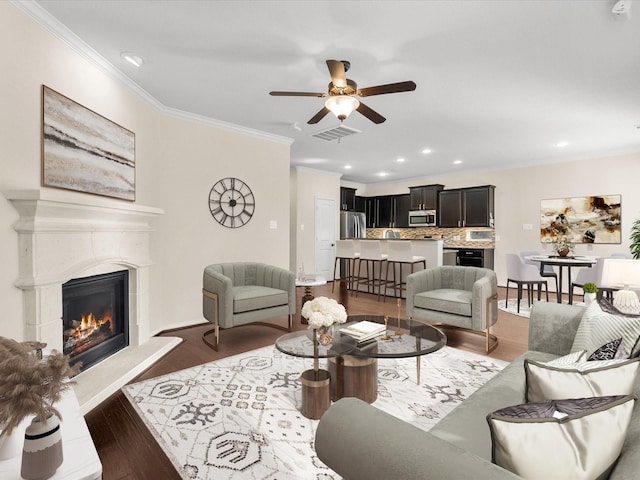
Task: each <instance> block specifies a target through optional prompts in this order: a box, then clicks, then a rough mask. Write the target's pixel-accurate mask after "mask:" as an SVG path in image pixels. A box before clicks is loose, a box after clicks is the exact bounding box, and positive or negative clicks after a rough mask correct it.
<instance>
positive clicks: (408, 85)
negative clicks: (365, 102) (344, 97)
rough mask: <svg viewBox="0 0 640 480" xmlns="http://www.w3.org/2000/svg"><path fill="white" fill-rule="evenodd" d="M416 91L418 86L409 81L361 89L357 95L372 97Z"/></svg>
mask: <svg viewBox="0 0 640 480" xmlns="http://www.w3.org/2000/svg"><path fill="white" fill-rule="evenodd" d="M415 89H416V84H415V83H414V82H412V81H411V80H409V81H408V82H398V83H388V84H386V85H377V86H375V87H367V88H361V89H360V90H358V93H357V95H359V96H361V97H370V96H371V95H383V94H385V93H398V92H412V91H413V90H415Z"/></svg>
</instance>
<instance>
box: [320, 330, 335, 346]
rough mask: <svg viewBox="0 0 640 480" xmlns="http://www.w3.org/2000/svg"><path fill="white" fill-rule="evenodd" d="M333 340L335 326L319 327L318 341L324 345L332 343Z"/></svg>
mask: <svg viewBox="0 0 640 480" xmlns="http://www.w3.org/2000/svg"><path fill="white" fill-rule="evenodd" d="M331 342H333V327H320V328H318V343H320V345H323V346H325V347H326V346H327V345H331Z"/></svg>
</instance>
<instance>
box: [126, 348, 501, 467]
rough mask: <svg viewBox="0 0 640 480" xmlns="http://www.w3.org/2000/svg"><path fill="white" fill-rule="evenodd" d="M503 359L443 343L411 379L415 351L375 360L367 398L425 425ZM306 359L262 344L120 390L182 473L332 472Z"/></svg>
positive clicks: (309, 363)
mask: <svg viewBox="0 0 640 480" xmlns="http://www.w3.org/2000/svg"><path fill="white" fill-rule="evenodd" d="M505 365H506V362H502V361H500V360H495V359H492V358H489V357H484V356H480V355H476V354H473V353H469V352H465V351H462V350H456V349H454V348H451V347H445V348H443V349H442V350H440V351H438V352H435V353H432V354H430V355H426V356H424V357H422V363H421V367H422V372H421V376H422V379H421V380H422V384H421V385H416V361H415V358H408V359H381V360H379V361H378V370H379V376H378V383H379V386H378V399H377V400H376V402H375V403H374V404H373V405H374V406H376V407H377V408H380V409H381V410H384V411H386V412H388V413H390V414H392V415H395V416H396V417H399V418H401V419H403V420H405V421H407V422H410V423H412V424H414V425H416V426H417V427H419V428H423V429H425V430H428V429H429V428H431V427H432V426H433V425H435V424H436V423H437V422H438V421H439V420H440V419H441V418H442V417H444V416H445V415H446V414H447V413H448V412H450V411H451V410H452V409H453V408H454V407H455V406H456V405H457V404H459V403H460V402H462V400H464V399H465V398H466V397H468V396H469V395H470V394H471V393H472V392H474V391H475V390H476V389H478V388H479V387H480V386H481V385H483V384H484V383H485V382H486V381H487V380H489V379H490V378H491V377H493V376H494V375H495V374H496V373H497V372H498V371H500V370H501V369H502V368H503V367H504V366H505ZM309 368H312V361H311V360H307V359H301V358H296V357H291V356H288V355H285V354H283V353H280V352H279V351H277V350H276V349H275V348H274V347H265V348H261V349H258V350H253V351H250V352H246V353H244V354H241V355H236V356H233V357H228V358H225V359H222V360H218V361H216V362H211V363H207V364H204V365H199V366H197V367H193V368H189V369H186V370H182V371H179V372H175V373H171V374H168V375H164V376H162V377H157V378H153V379H150V380H146V381H143V382H139V383H135V384H132V385H127V386H125V387H123V388H122V390H123V392H124V393H125V395H126V397H127V398H128V399H129V401H130V402H131V403H132V405H133V406H134V407H135V408H136V410H137V412H138V414H139V415H140V417H141V418H142V419H143V420H144V422H145V424H146V425H147V427H148V428H149V430H150V431H151V432H152V433H153V434H154V436H155V438H156V439H157V440H158V442H159V444H160V445H161V447H162V449H163V450H164V452H165V453H166V454H167V456H168V457H169V458H170V459H171V461H172V462H173V464H174V466H175V467H176V469H177V470H178V471H179V472H180V474H181V475H182V477H183V478H185V479H214V478H215V479H216V480H221V479H234V480H236V479H270V480H275V479H278V480H284V479H292V480H293V479H296V480H301V479H315V480H338V479H339V478H340V477H339V476H338V475H336V474H335V473H334V472H333V471H332V470H330V469H329V468H327V467H326V466H325V465H324V464H323V463H322V462H320V461H319V460H318V458H317V457H316V455H315V450H314V436H315V429H316V426H317V424H318V421H317V420H309V419H307V418H305V417H304V416H302V414H301V413H300V412H299V410H298V408H299V406H300V404H301V382H300V374H301V372H302V371H304V370H306V369H309ZM321 368H322V362H321Z"/></svg>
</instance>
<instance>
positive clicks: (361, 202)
mask: <svg viewBox="0 0 640 480" xmlns="http://www.w3.org/2000/svg"><path fill="white" fill-rule="evenodd" d="M366 211H367V197H359V196H357V195H356V212H366Z"/></svg>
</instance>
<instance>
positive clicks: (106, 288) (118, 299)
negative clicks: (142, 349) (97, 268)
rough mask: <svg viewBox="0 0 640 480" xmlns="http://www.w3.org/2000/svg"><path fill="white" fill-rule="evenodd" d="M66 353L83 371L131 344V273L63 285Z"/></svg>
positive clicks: (93, 277) (79, 280) (115, 274)
mask: <svg viewBox="0 0 640 480" xmlns="http://www.w3.org/2000/svg"><path fill="white" fill-rule="evenodd" d="M62 337H63V338H62V342H63V353H64V354H65V355H68V356H69V358H70V361H69V363H70V364H71V365H75V364H76V363H78V362H82V371H84V370H86V369H87V368H89V367H91V366H92V365H95V364H96V363H98V362H100V361H101V360H104V359H105V358H107V357H109V356H110V355H112V354H114V353H116V352H117V351H119V350H122V349H123V348H125V347H126V346H128V345H129V272H128V271H127V270H123V271H119V272H113V273H106V274H101V275H94V276H91V277H86V278H77V279H72V280H69V281H68V282H67V283H65V284H63V285H62Z"/></svg>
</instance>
